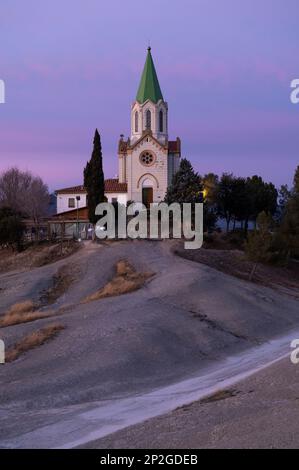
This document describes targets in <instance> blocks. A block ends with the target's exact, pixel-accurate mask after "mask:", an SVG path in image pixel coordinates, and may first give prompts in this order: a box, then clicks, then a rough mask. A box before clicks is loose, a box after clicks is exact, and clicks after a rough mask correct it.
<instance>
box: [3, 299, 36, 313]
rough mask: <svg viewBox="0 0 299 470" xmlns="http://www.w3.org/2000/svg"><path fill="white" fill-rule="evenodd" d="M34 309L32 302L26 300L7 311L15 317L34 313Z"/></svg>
mask: <svg viewBox="0 0 299 470" xmlns="http://www.w3.org/2000/svg"><path fill="white" fill-rule="evenodd" d="M34 308H35V306H34V303H33V302H32V300H24V301H23V302H18V303H17V304H14V305H12V306H11V307H10V309H9V310H8V311H7V314H9V315H15V314H18V313H26V312H32V310H34Z"/></svg>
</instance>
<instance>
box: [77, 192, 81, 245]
mask: <svg viewBox="0 0 299 470" xmlns="http://www.w3.org/2000/svg"><path fill="white" fill-rule="evenodd" d="M76 201H77V240H79V201H80V196H76Z"/></svg>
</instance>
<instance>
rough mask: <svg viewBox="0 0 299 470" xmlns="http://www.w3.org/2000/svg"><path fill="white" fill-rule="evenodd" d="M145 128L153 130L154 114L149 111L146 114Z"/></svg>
mask: <svg viewBox="0 0 299 470" xmlns="http://www.w3.org/2000/svg"><path fill="white" fill-rule="evenodd" d="M145 128H146V129H147V130H151V128H152V113H151V112H150V110H149V109H148V110H147V111H146V113H145Z"/></svg>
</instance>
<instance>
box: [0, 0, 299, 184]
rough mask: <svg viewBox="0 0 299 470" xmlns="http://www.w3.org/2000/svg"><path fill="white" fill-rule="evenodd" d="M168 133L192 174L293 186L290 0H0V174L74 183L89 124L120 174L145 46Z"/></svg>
mask: <svg viewBox="0 0 299 470" xmlns="http://www.w3.org/2000/svg"><path fill="white" fill-rule="evenodd" d="M149 40H150V42H151V46H152V54H153V58H154V62H155V65H156V69H157V73H158V78H159V81H160V85H161V89H162V92H163V95H164V99H165V100H166V101H167V102H168V105H169V137H170V139H172V138H176V136H180V137H181V139H182V149H183V155H184V156H186V157H187V158H189V159H190V160H191V161H192V163H193V165H194V167H195V168H196V170H198V171H199V172H200V173H206V172H209V171H213V172H216V173H218V174H221V173H222V172H223V171H228V172H230V171H232V172H234V173H235V174H237V175H244V176H246V175H252V174H256V173H257V174H260V175H261V176H263V177H264V178H265V179H266V180H271V181H273V182H274V183H275V184H277V185H280V184H282V183H291V181H292V177H293V174H294V170H295V167H296V166H297V164H298V162H299V158H298V150H299V131H298V130H299V105H297V106H295V105H293V104H291V103H290V99H289V95H290V82H291V80H292V79H294V78H299V61H298V45H299V2H298V0H250V1H240V0H185V1H184V2H183V1H182V0H151V1H150V2H149V1H148V0H147V1H144V0H127V1H126V2H124V1H123V0H109V2H108V1H107V2H104V1H99V0H43V1H40V0H26V1H22V0H9V1H6V2H1V7H0V41H1V57H0V79H3V80H4V81H5V84H6V103H5V104H4V105H0V171H1V170H4V169H6V168H7V167H9V166H12V165H17V166H19V167H20V168H22V169H29V170H32V171H33V172H34V173H37V174H40V175H41V176H42V177H43V178H44V179H45V181H46V182H47V183H48V184H49V187H50V189H51V190H52V189H55V188H59V187H64V186H68V185H72V184H76V183H81V181H82V170H83V167H84V165H85V163H86V160H87V159H89V157H90V153H91V148H92V138H93V133H94V129H95V127H98V129H99V131H100V133H101V136H102V146H103V156H104V170H105V177H113V176H115V175H116V173H117V153H116V151H117V142H118V139H119V135H120V134H121V133H124V134H125V135H126V136H127V135H128V134H129V124H130V120H129V116H130V105H131V102H132V101H133V100H134V98H135V95H136V91H137V87H138V83H139V79H140V76H141V72H142V68H143V64H144V61H145V56H146V48H147V45H148V41H149Z"/></svg>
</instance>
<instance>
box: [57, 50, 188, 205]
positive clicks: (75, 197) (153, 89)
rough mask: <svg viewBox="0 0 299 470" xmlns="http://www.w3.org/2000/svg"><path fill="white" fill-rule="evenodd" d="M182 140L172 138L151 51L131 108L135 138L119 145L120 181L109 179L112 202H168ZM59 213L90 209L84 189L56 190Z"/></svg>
mask: <svg viewBox="0 0 299 470" xmlns="http://www.w3.org/2000/svg"><path fill="white" fill-rule="evenodd" d="M180 157H181V141H180V139H179V138H178V137H177V138H176V140H169V139H168V105H167V102H166V101H164V98H163V95H162V91H161V88H160V85H159V81H158V77H157V73H156V70H155V66H154V62H153V58H152V55H151V48H150V47H149V48H148V50H147V57H146V61H145V65H144V68H143V72H142V76H141V80H140V84H139V88H138V91H137V95H136V99H135V101H134V102H133V104H132V106H131V135H130V137H129V138H128V139H126V140H125V139H124V136H123V135H121V137H120V140H119V143H118V179H116V178H114V179H107V180H105V195H106V197H107V200H108V202H119V203H120V204H127V202H134V203H136V205H137V208H138V205H139V204H140V203H143V204H144V205H145V206H146V207H149V204H151V203H159V202H162V201H163V200H164V197H165V193H166V190H167V187H168V186H169V185H170V184H171V181H172V178H173V175H174V174H175V172H176V171H177V170H178V168H179V165H180ZM56 194H57V214H60V213H64V212H67V211H72V210H74V209H75V208H76V207H77V205H78V207H79V208H83V207H86V191H85V188H84V187H83V186H75V187H72V188H64V189H60V190H58V191H56Z"/></svg>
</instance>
